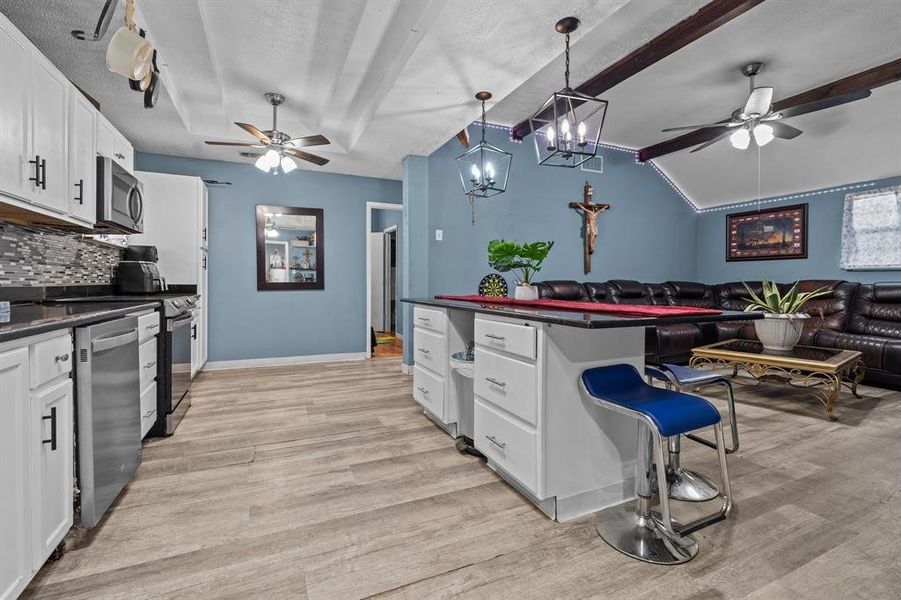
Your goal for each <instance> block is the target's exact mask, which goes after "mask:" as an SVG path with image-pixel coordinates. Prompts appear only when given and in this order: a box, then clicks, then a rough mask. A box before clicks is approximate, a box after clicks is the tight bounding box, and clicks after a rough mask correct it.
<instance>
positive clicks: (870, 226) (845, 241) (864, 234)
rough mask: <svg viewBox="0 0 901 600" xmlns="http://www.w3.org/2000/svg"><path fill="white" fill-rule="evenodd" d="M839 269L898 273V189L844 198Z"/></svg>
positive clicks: (900, 209) (900, 214)
mask: <svg viewBox="0 0 901 600" xmlns="http://www.w3.org/2000/svg"><path fill="white" fill-rule="evenodd" d="M841 267H842V268H843V269H848V270H854V269H901V186H897V187H891V188H885V189H881V190H874V191H869V192H862V193H857V194H848V195H847V196H845V212H844V216H843V218H842V260H841Z"/></svg>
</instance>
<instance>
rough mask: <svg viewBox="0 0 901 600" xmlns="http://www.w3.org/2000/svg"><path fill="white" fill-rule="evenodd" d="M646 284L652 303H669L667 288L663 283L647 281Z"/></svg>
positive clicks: (666, 304) (663, 304) (662, 304)
mask: <svg viewBox="0 0 901 600" xmlns="http://www.w3.org/2000/svg"><path fill="white" fill-rule="evenodd" d="M644 286H645V288H647V290H648V295H649V296H650V297H651V304H657V305H660V306H668V305H669V302H667V300H666V288H665V287H664V286H663V284H662V283H646V284H644Z"/></svg>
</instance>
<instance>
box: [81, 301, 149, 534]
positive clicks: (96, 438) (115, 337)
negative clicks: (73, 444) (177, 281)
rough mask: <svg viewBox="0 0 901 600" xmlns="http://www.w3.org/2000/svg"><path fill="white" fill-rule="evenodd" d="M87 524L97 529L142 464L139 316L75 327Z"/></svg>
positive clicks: (83, 520) (84, 523)
mask: <svg viewBox="0 0 901 600" xmlns="http://www.w3.org/2000/svg"><path fill="white" fill-rule="evenodd" d="M75 351H76V353H77V356H78V361H77V362H76V370H75V380H76V394H77V401H76V410H77V412H78V480H79V483H80V487H81V525H82V526H83V527H88V528H90V527H94V526H95V525H96V524H97V523H98V522H99V521H100V519H101V518H103V514H104V513H105V512H106V510H107V509H108V508H109V507H110V505H111V504H112V503H113V501H114V500H115V499H116V497H117V496H118V495H119V492H120V491H122V488H123V487H124V486H125V484H126V483H128V481H129V480H130V479H131V478H132V476H133V475H134V472H135V470H137V468H138V466H139V465H140V464H141V385H140V373H139V364H138V362H139V361H138V319H137V317H126V318H123V319H116V320H113V321H106V322H103V323H98V324H96V325H89V326H86V327H78V328H76V329H75Z"/></svg>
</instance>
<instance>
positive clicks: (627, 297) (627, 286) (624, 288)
mask: <svg viewBox="0 0 901 600" xmlns="http://www.w3.org/2000/svg"><path fill="white" fill-rule="evenodd" d="M607 293H608V295H609V297H610V299H611V300H612V301H613V302H614V303H616V304H653V303H654V301H653V299H652V298H651V293H650V291H649V290H648V288H647V286H646V285H644V284H643V283H641V282H639V281H634V280H631V279H611V280H610V281H608V282H607Z"/></svg>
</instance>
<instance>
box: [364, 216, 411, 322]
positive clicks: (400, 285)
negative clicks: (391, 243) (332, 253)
mask: <svg viewBox="0 0 901 600" xmlns="http://www.w3.org/2000/svg"><path fill="white" fill-rule="evenodd" d="M403 221H404V216H403V212H402V211H399V210H387V209H384V208H378V209H373V211H372V224H371V225H372V231H373V232H379V231H385V230H386V229H388V228H389V227H392V226H394V227H397V241H396V243H395V245H396V252H397V256H396V258H395V260H396V261H397V264H396V267H395V268H396V271H395V277H396V278H397V281H396V282H395V283H396V284H397V293H396V296H397V306H396V309H395V310H396V313H395V314H396V315H397V317H396V318H397V331H396V332H395V333H398V334H400V335H403V334H404V320H403V319H402V318H401V301H400V299H401V297H402V294H403V289H404V270H403V266H402V265H403V260H404V257H403V254H404V245H403Z"/></svg>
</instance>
